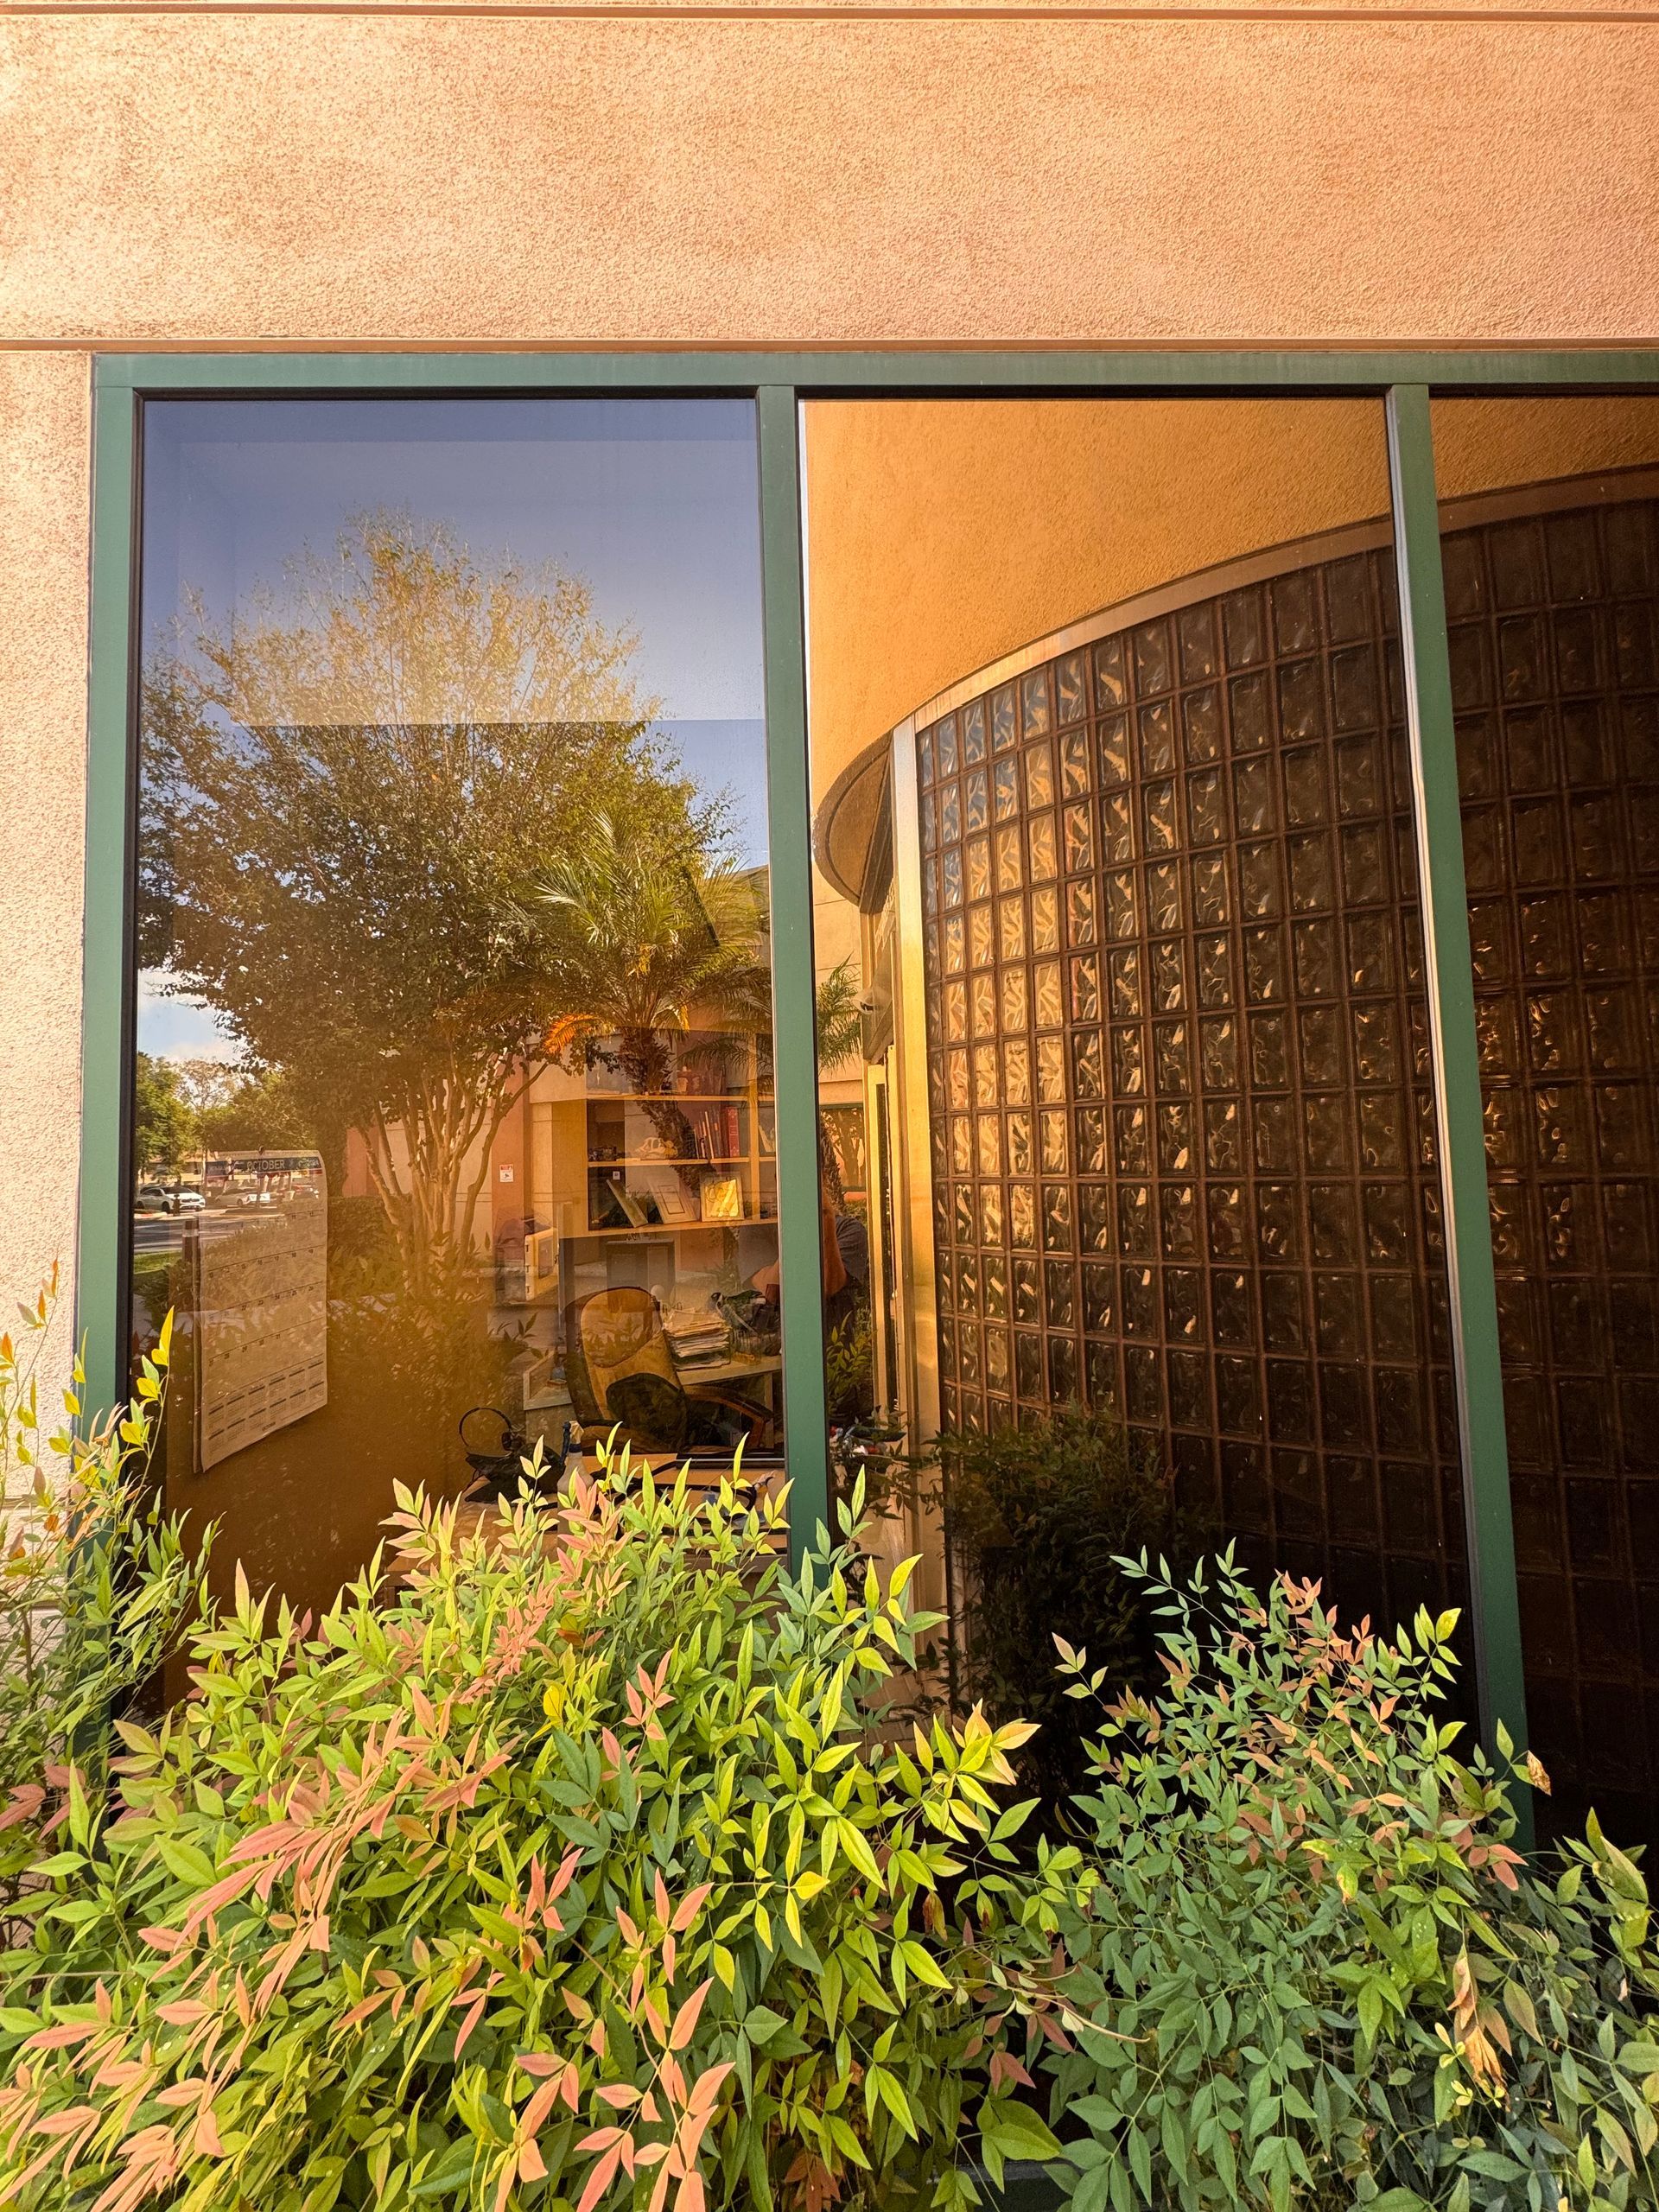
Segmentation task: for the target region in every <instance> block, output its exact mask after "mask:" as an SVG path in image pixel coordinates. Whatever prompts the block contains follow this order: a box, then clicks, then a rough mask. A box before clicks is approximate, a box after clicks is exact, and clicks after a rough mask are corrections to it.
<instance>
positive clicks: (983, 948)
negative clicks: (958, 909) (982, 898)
mask: <svg viewBox="0 0 1659 2212" xmlns="http://www.w3.org/2000/svg"><path fill="white" fill-rule="evenodd" d="M953 925H954V926H955V927H956V928H957V931H960V929H961V924H960V923H959V922H954V920H953V921H947V922H946V924H945V928H946V929H947V931H948V930H950V928H951V927H952V926H953ZM995 950H996V948H995V943H994V941H993V938H992V933H991V910H990V907H989V906H988V905H983V904H982V905H980V906H970V907H969V910H968V957H969V965H970V966H972V967H975V968H988V967H989V966H990V964H991V962H992V959H993V957H994V956H995ZM948 964H949V963H947V965H948Z"/></svg>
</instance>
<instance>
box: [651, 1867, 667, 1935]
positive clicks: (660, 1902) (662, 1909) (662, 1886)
mask: <svg viewBox="0 0 1659 2212" xmlns="http://www.w3.org/2000/svg"><path fill="white" fill-rule="evenodd" d="M652 1904H654V1905H655V1906H656V1908H657V1917H658V1920H659V1921H660V1922H661V1923H662V1925H663V1926H664V1928H666V1927H667V1926H668V1923H669V1916H670V1907H669V1896H668V1884H667V1883H666V1882H665V1881H664V1879H663V1870H662V1868H661V1867H660V1866H658V1867H657V1868H655V1869H654V1870H653V1872H652Z"/></svg>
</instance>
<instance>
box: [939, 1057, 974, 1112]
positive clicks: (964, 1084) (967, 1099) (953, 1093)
mask: <svg viewBox="0 0 1659 2212" xmlns="http://www.w3.org/2000/svg"><path fill="white" fill-rule="evenodd" d="M945 1071H946V1081H947V1085H948V1089H949V1093H950V1103H951V1105H952V1107H953V1108H954V1109H956V1110H957V1112H958V1113H961V1112H963V1111H965V1110H966V1109H967V1108H968V1107H969V1106H970V1105H971V1104H972V1103H973V1100H972V1097H971V1096H970V1094H969V1084H968V1055H967V1053H966V1052H947V1053H946V1055H945Z"/></svg>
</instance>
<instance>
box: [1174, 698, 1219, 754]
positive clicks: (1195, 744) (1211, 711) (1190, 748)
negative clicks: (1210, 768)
mask: <svg viewBox="0 0 1659 2212" xmlns="http://www.w3.org/2000/svg"><path fill="white" fill-rule="evenodd" d="M1181 734H1182V736H1183V739H1184V741H1185V751H1186V758H1187V760H1188V762H1189V763H1190V765H1191V766H1193V767H1197V766H1199V764H1200V763H1201V762H1204V761H1207V760H1220V758H1221V744H1222V717H1221V690H1220V688H1219V686H1218V685H1217V684H1214V683H1206V684H1205V686H1204V688H1203V690H1199V691H1189V692H1188V693H1187V694H1186V696H1185V698H1183V700H1182V701H1181Z"/></svg>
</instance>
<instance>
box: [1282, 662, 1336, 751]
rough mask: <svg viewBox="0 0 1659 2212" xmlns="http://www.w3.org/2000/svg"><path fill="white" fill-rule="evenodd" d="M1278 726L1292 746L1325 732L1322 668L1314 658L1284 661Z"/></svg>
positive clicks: (1322, 734)
mask: <svg viewBox="0 0 1659 2212" xmlns="http://www.w3.org/2000/svg"><path fill="white" fill-rule="evenodd" d="M1279 727H1280V729H1281V733H1282V734H1283V736H1284V737H1285V738H1286V740H1287V741H1288V742H1289V743H1291V744H1293V745H1294V744H1297V743H1299V742H1300V741H1302V740H1304V739H1306V738H1314V737H1323V736H1324V734H1325V670H1324V667H1323V664H1321V663H1320V662H1319V661H1317V660H1299V661H1291V662H1288V663H1287V664H1285V665H1284V666H1282V667H1281V669H1280V671H1279Z"/></svg>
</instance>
